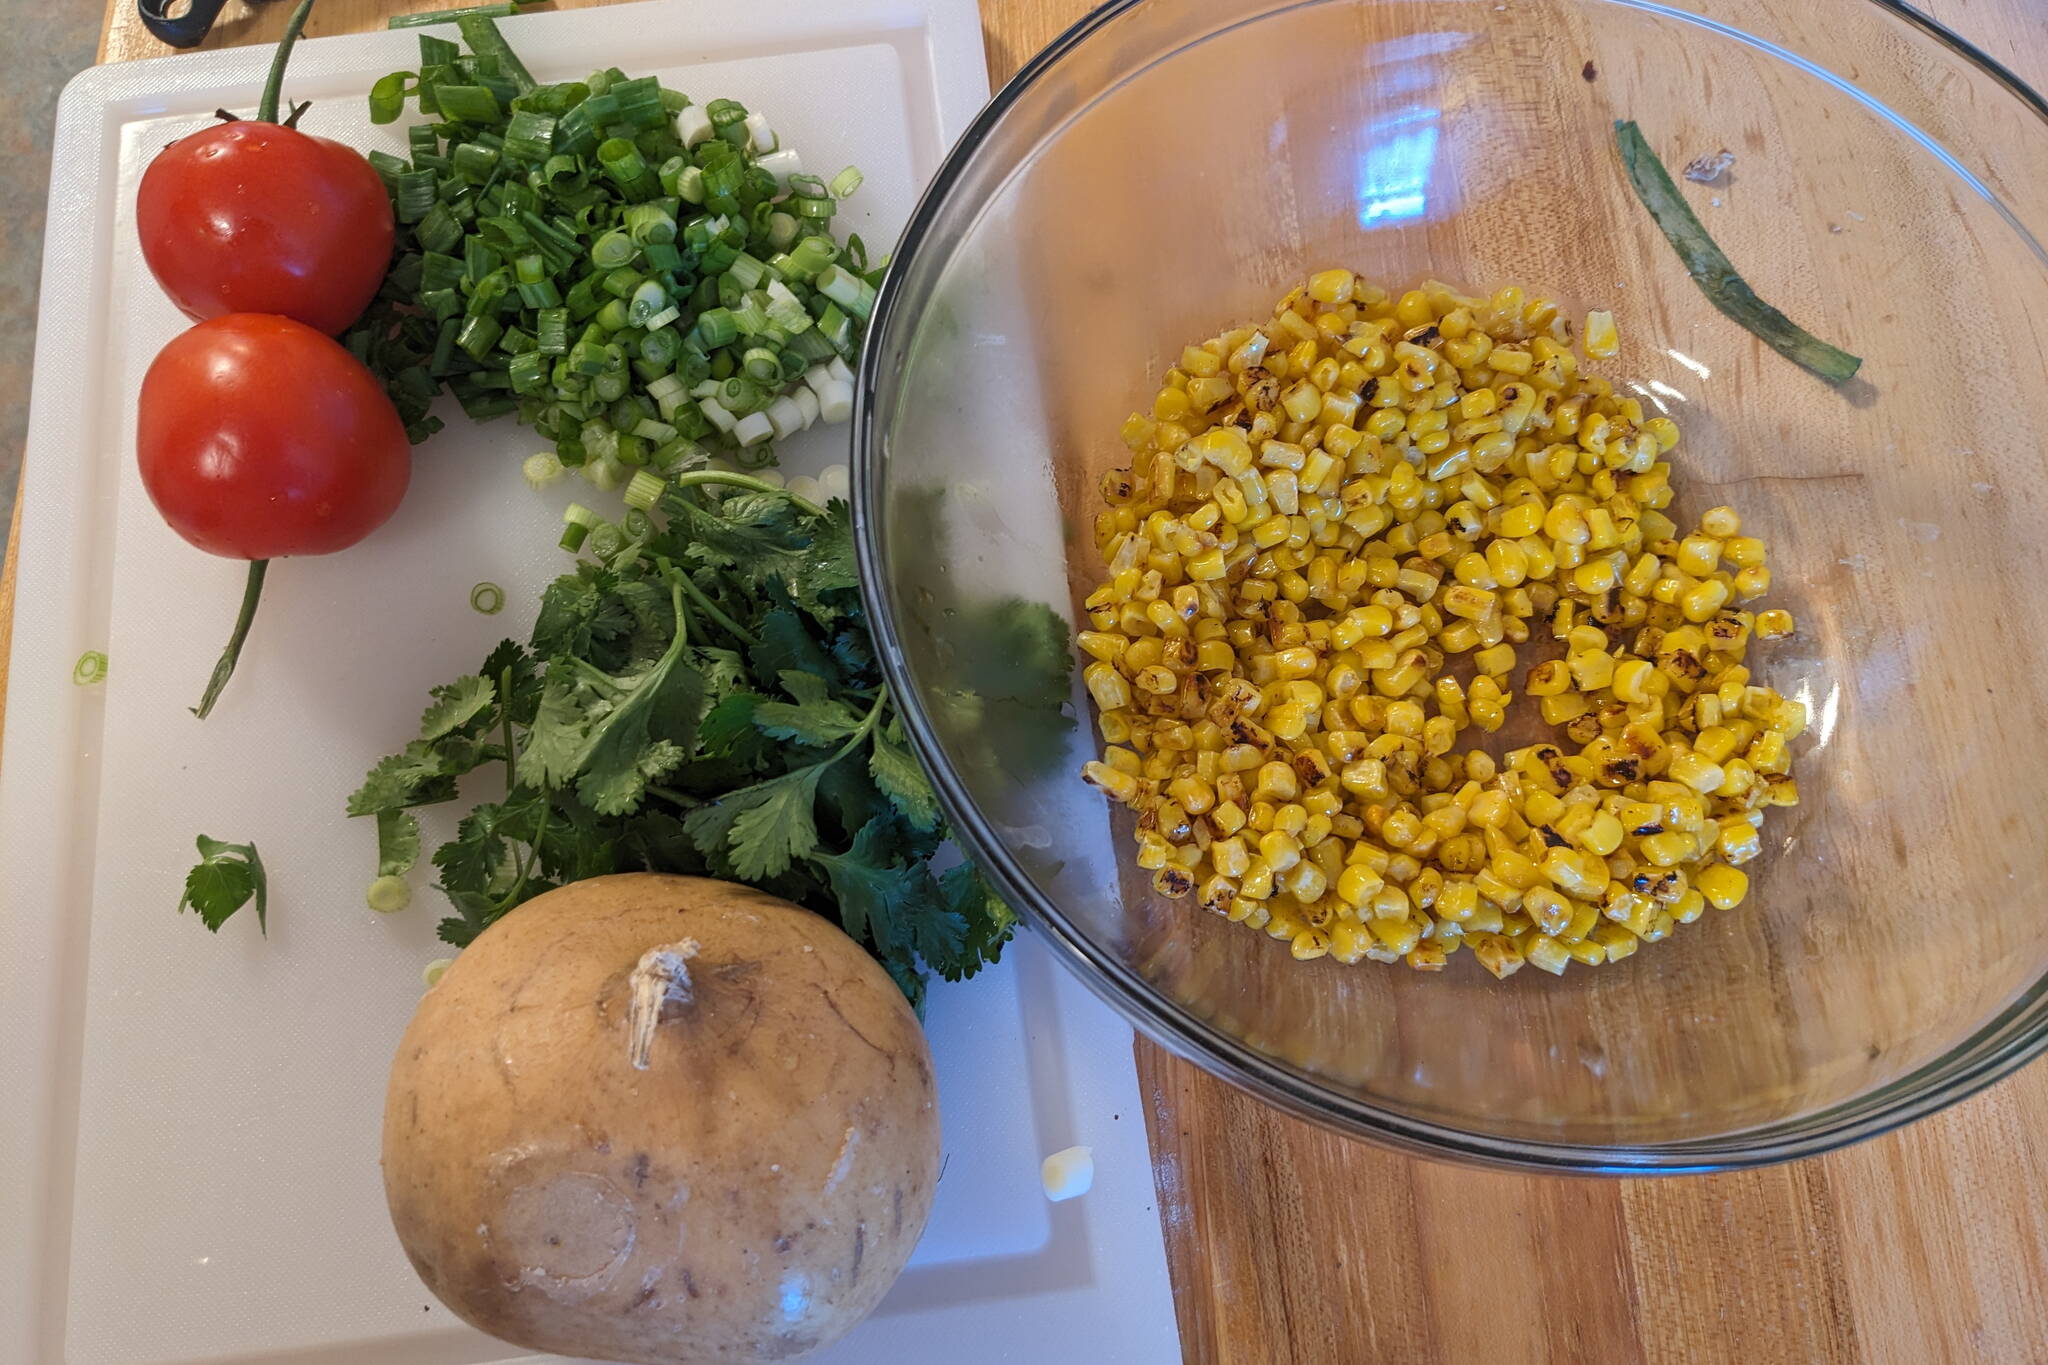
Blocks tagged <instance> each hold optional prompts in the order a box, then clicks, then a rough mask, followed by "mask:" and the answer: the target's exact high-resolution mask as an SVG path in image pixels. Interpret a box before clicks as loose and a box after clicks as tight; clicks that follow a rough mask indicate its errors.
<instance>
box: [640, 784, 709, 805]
mask: <svg viewBox="0 0 2048 1365" xmlns="http://www.w3.org/2000/svg"><path fill="white" fill-rule="evenodd" d="M647 794H648V795H649V796H658V797H660V798H661V799H662V800H664V801H667V802H669V803H670V804H671V805H677V806H681V807H682V808H683V809H684V810H695V809H697V807H699V806H701V805H704V804H705V802H704V800H703V798H701V797H696V796H692V795H690V794H689V793H688V792H679V791H677V790H676V789H675V788H674V787H662V786H657V785H656V784H655V783H652V782H650V783H648V784H647Z"/></svg>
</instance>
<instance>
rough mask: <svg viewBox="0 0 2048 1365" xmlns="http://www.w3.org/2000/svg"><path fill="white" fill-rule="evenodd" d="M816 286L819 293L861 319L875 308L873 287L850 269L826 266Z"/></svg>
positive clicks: (864, 319)
mask: <svg viewBox="0 0 2048 1365" xmlns="http://www.w3.org/2000/svg"><path fill="white" fill-rule="evenodd" d="M817 286H818V292H819V293H821V294H823V295H824V296H825V297H826V298H828V299H830V300H832V302H834V303H836V304H838V305H839V306H840V307H841V308H843V309H845V310H846V311H847V312H849V313H851V314H853V315H854V316H855V317H857V318H860V319H861V320H862V321H866V320H867V316H868V314H870V313H872V312H873V311H874V310H875V287H874V286H873V285H871V284H869V283H868V282H867V281H866V280H864V279H862V278H861V277H860V276H858V275H856V274H854V273H853V272H852V271H850V270H846V269H843V268H842V267H840V266H836V265H835V266H828V267H827V268H826V269H825V270H824V271H823V272H822V273H821V274H820V275H819V276H818V279H817Z"/></svg>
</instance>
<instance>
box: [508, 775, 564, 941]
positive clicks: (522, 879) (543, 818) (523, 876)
mask: <svg viewBox="0 0 2048 1365" xmlns="http://www.w3.org/2000/svg"><path fill="white" fill-rule="evenodd" d="M554 812H555V803H554V802H553V801H551V800H548V799H546V794H545V793H543V794H542V801H541V808H540V823H539V824H537V825H535V826H534V827H533V843H532V845H531V846H529V845H526V844H519V845H517V849H518V851H516V852H514V853H513V855H512V867H513V871H514V873H515V876H514V879H513V882H512V889H511V890H510V891H507V892H506V893H505V898H504V899H503V900H501V901H499V902H498V908H497V910H496V912H495V913H496V914H498V915H502V914H504V913H505V912H506V911H507V910H510V909H511V908H512V907H513V906H515V905H517V904H519V898H520V896H521V895H523V894H524V893H525V891H526V883H527V881H528V880H529V879H531V877H532V876H533V869H534V868H535V867H537V866H538V865H539V864H540V841H541V840H542V839H543V838H545V837H546V836H547V832H548V817H549V816H550V815H553V814H554Z"/></svg>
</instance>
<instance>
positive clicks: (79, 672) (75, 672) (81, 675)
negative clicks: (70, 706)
mask: <svg viewBox="0 0 2048 1365" xmlns="http://www.w3.org/2000/svg"><path fill="white" fill-rule="evenodd" d="M106 680H107V656H106V655H105V654H103V653H101V652H100V651H99V650H97V649H88V650H87V651H85V653H83V654H81V655H79V656H78V662H77V663H75V664H73V665H72V666H71V681H72V682H74V683H76V684H77V685H78V686H80V687H91V686H92V685H93V684H94V683H103V682H105V681H106Z"/></svg>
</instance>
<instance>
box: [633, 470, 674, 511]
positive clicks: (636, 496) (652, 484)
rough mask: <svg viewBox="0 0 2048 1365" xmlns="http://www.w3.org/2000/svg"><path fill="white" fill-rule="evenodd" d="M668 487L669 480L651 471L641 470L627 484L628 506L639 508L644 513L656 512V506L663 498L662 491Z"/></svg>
mask: <svg viewBox="0 0 2048 1365" xmlns="http://www.w3.org/2000/svg"><path fill="white" fill-rule="evenodd" d="M666 487H668V480H666V479H664V478H662V477H661V475H659V474H656V473H653V472H652V471H650V470H645V469H642V470H639V471H638V472H636V473H635V474H634V475H633V477H632V478H631V479H630V480H628V481H627V483H626V506H628V507H637V508H639V509H640V510H641V511H643V512H649V511H652V510H654V504H655V503H656V502H657V501H658V500H659V499H660V498H661V490H662V489H664V488H666Z"/></svg>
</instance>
